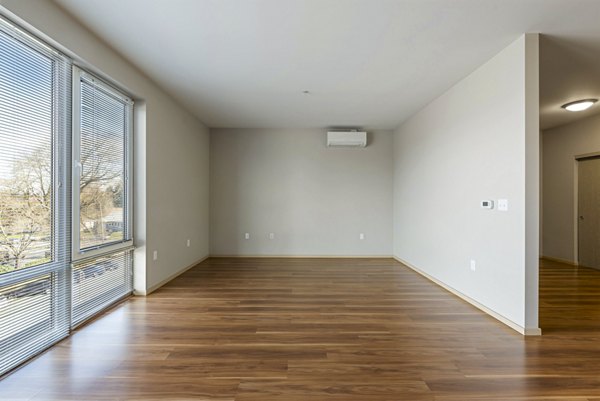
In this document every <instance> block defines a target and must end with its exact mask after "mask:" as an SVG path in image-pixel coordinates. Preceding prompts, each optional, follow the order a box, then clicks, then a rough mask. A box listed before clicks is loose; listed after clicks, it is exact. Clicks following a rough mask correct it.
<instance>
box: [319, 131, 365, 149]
mask: <svg viewBox="0 0 600 401" xmlns="http://www.w3.org/2000/svg"><path fill="white" fill-rule="evenodd" d="M327 146H329V147H346V148H364V147H365V146H367V133H366V132H364V131H329V132H328V133H327Z"/></svg>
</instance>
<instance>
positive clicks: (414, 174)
mask: <svg viewBox="0 0 600 401" xmlns="http://www.w3.org/2000/svg"><path fill="white" fill-rule="evenodd" d="M537 39H538V38H537V35H526V36H523V37H521V38H520V39H518V40H517V41H516V42H514V43H513V44H512V45H510V46H509V47H507V48H506V49H505V50H503V51H502V52H501V53H499V54H498V55H497V56H495V57H494V58H493V59H491V60H490V61H489V62H487V63H486V64H484V65H483V66H481V67H480V68H479V69H477V70H476V71H475V72H473V73H472V74H471V75H469V76H468V77H466V78H465V79H463V80H462V81H461V82H459V83H458V84H456V85H455V86H454V87H452V88H451V89H450V90H448V91H447V92H446V93H445V94H443V95H442V96H440V97H439V98H437V99H436V100H435V101H433V102H432V103H431V104H429V105H428V106H427V107H425V108H424V109H423V110H421V111H420V112H418V113H417V114H416V115H414V116H413V117H411V118H410V119H409V120H408V121H407V122H405V123H404V124H403V125H402V126H401V127H399V128H398V129H397V130H396V132H395V134H394V255H395V256H396V257H397V258H399V259H401V260H403V261H405V262H407V263H408V264H410V265H412V266H415V267H416V268H418V269H420V270H422V271H423V272H425V273H427V274H429V275H430V276H432V277H434V278H435V279H437V280H439V281H441V282H442V283H444V284H445V285H447V286H449V287H451V288H453V289H454V290H456V291H458V292H459V293H461V294H463V295H465V296H467V297H469V298H471V299H472V300H474V301H475V302H477V303H479V304H481V305H483V306H484V307H485V308H487V309H489V310H491V312H493V313H494V314H495V315H497V317H499V318H501V319H503V320H504V321H505V322H507V323H509V324H511V325H512V326H513V327H516V328H517V329H520V330H522V331H526V330H527V331H530V332H535V330H536V329H537V246H538V239H537V238H538V237H537V230H538V227H537V217H536V216H538V213H539V211H538V208H537V196H536V193H537V191H538V184H539V183H538V181H539V180H538V176H537V173H538V169H537V167H536V165H537V160H538V159H537V157H538V153H539V126H538V125H537V119H538V111H537V109H536V108H537V107H538V106H537V104H538V103H537V102H538V100H537V82H538V75H537V74H538V72H537ZM527 63H531V65H528V66H527V68H526V64H527ZM526 155H527V160H526ZM526 163H527V166H528V167H527V169H526ZM527 170H529V171H527ZM526 188H527V190H526ZM501 198H506V199H508V200H509V211H507V212H501V211H498V210H497V209H494V210H486V209H482V208H481V207H480V201H481V200H483V199H493V200H495V201H497V200H498V199H501ZM526 216H527V219H526ZM526 244H527V247H528V248H530V249H528V251H527V252H526ZM532 253H533V254H534V257H533V258H532V256H531V255H532ZM471 259H474V260H475V261H476V262H477V270H476V271H471V269H470V260H471Z"/></svg>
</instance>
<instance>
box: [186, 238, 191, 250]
mask: <svg viewBox="0 0 600 401" xmlns="http://www.w3.org/2000/svg"><path fill="white" fill-rule="evenodd" d="M186 245H187V247H188V248H189V247H190V239H189V238H188V240H187V243H186Z"/></svg>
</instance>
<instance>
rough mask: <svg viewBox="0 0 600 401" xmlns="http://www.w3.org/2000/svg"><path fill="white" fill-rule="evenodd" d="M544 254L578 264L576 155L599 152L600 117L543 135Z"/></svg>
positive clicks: (565, 126)
mask: <svg viewBox="0 0 600 401" xmlns="http://www.w3.org/2000/svg"><path fill="white" fill-rule="evenodd" d="M542 144H543V151H542V155H543V160H542V165H543V167H542V172H543V174H542V177H543V180H544V182H543V185H542V188H543V193H542V199H543V208H542V221H543V225H542V227H543V231H542V252H541V254H542V256H547V257H551V258H555V259H560V260H563V261H566V262H570V263H576V262H577V258H576V246H577V243H576V239H575V238H576V230H577V225H576V220H575V219H576V214H577V207H576V202H575V199H576V198H575V195H576V184H575V177H576V162H575V157H576V156H579V155H584V154H588V153H595V152H600V116H598V115H596V116H592V117H589V118H586V119H583V120H580V121H577V122H574V123H571V124H568V125H563V126H561V127H557V128H553V129H549V130H545V131H544V132H543V135H542Z"/></svg>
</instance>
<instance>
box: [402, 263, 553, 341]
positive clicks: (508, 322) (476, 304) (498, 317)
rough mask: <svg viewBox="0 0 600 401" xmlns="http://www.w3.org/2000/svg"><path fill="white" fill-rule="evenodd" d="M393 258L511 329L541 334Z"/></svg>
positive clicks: (533, 334) (529, 333) (530, 333)
mask: <svg viewBox="0 0 600 401" xmlns="http://www.w3.org/2000/svg"><path fill="white" fill-rule="evenodd" d="M393 258H394V259H395V260H396V261H397V262H398V263H401V264H403V265H405V266H406V267H408V268H409V269H412V270H414V271H415V272H417V273H419V274H420V275H421V276H423V277H425V278H426V279H428V280H430V281H432V282H433V283H435V284H437V285H439V286H440V287H442V288H443V289H445V290H446V291H448V292H450V293H452V294H454V295H456V296H457V297H459V298H460V299H462V300H463V301H466V302H468V303H470V304H471V305H473V306H474V307H476V308H477V309H479V310H481V311H483V312H485V313H487V314H488V315H490V316H491V317H493V318H494V319H496V320H498V321H500V322H502V323H504V324H505V325H507V326H508V327H510V328H511V329H513V330H515V331H516V332H518V333H520V334H522V335H525V336H540V335H542V330H541V329H540V328H525V327H522V326H520V325H518V324H517V323H515V322H513V321H512V320H509V319H507V318H505V317H504V316H502V315H500V314H498V313H496V312H494V311H493V310H491V309H490V308H488V307H487V306H484V305H482V304H480V303H479V302H477V301H475V300H474V299H473V298H471V297H468V296H467V295H465V294H463V293H462V292H460V291H457V290H455V289H454V288H452V287H450V286H448V285H446V284H444V283H443V282H441V281H440V280H438V279H436V278H435V277H433V276H431V275H429V274H427V273H425V272H424V271H422V270H421V269H419V268H417V267H415V266H413V265H411V264H410V263H408V262H405V261H404V260H402V259H400V258H399V257H397V256H394V257H393Z"/></svg>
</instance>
